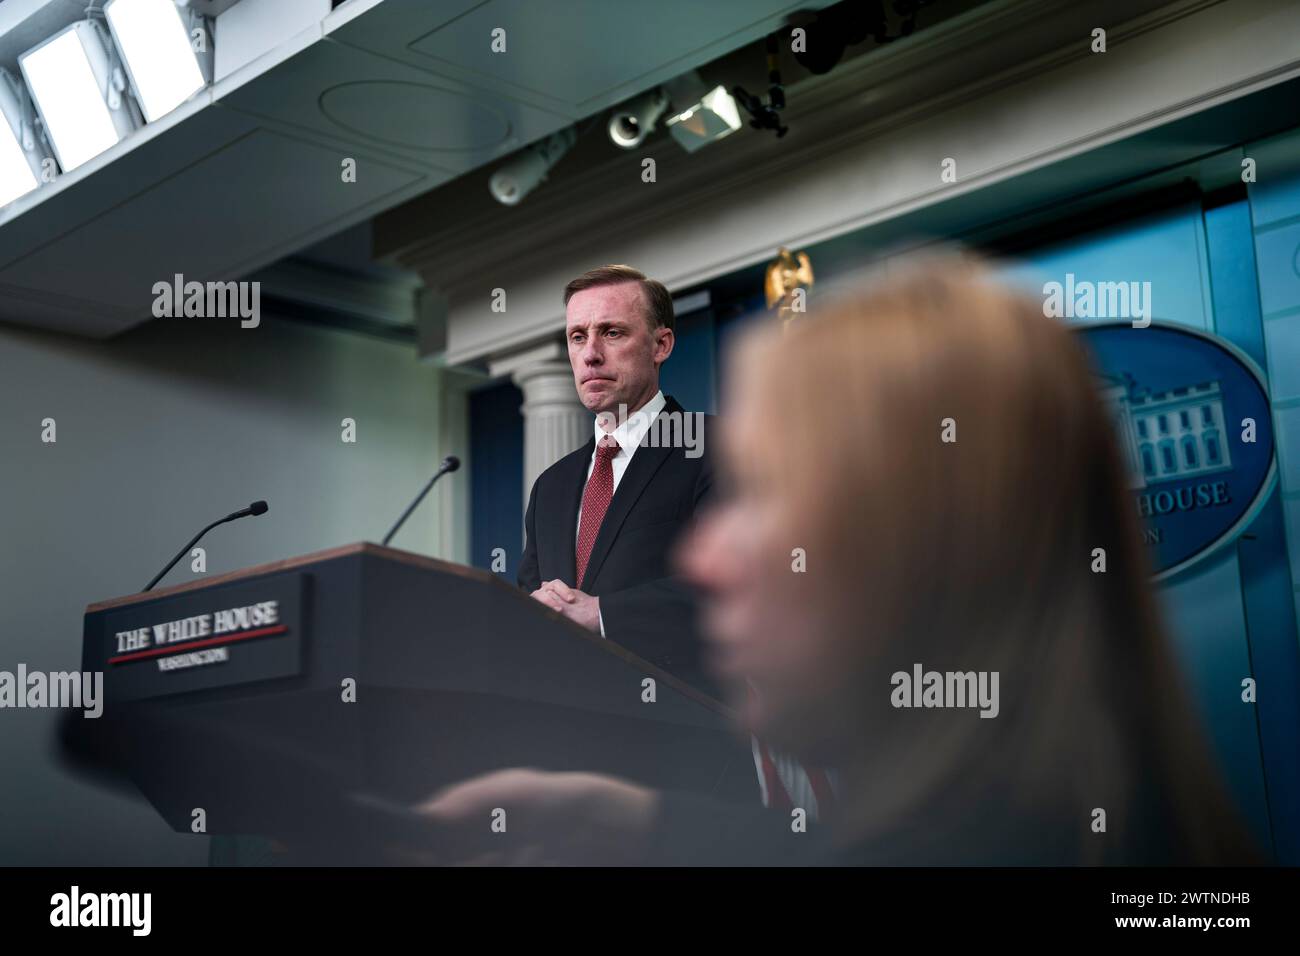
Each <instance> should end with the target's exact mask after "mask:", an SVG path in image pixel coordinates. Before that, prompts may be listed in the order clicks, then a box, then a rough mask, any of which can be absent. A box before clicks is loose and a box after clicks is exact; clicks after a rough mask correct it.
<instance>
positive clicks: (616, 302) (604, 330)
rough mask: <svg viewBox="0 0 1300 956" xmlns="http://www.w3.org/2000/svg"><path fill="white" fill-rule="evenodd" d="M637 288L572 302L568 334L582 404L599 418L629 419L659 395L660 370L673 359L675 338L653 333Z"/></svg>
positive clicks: (585, 294) (630, 285) (620, 287)
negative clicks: (622, 415) (623, 413)
mask: <svg viewBox="0 0 1300 956" xmlns="http://www.w3.org/2000/svg"><path fill="white" fill-rule="evenodd" d="M646 311H647V303H646V299H645V295H644V293H643V292H642V291H641V286H640V284H639V283H636V282H620V283H618V284H616V285H602V286H596V287H594V288H591V289H583V290H582V291H581V292H577V293H575V294H574V295H573V297H572V298H570V299H569V306H568V309H567V310H566V312H565V326H566V328H565V334H566V336H567V337H568V342H569V364H570V365H571V366H573V382H574V385H576V386H577V388H578V398H579V399H581V401H582V404H583V405H584V406H586V408H587V410H588V411H590V412H593V413H596V414H599V413H600V412H612V413H613V414H618V408H619V405H626V406H627V410H628V412H629V413H631V412H633V411H635V410H636V409H638V408H640V407H641V406H642V405H644V404H645V403H646V402H647V401H649V400H650V398H651V397H652V396H653V395H654V393H655V392H656V391H658V389H659V368H658V366H659V364H660V363H661V362H663V361H664V360H665V359H666V358H668V356H669V355H670V354H671V353H672V350H673V333H672V331H671V330H670V329H666V328H657V329H651V328H650V320H649V319H648V318H646Z"/></svg>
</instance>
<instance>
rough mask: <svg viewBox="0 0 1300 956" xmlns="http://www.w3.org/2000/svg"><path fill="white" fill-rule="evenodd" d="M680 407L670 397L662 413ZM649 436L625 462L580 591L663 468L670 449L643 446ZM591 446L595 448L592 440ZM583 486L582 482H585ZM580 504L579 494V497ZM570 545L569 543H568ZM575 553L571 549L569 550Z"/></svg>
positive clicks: (588, 584)
mask: <svg viewBox="0 0 1300 956" xmlns="http://www.w3.org/2000/svg"><path fill="white" fill-rule="evenodd" d="M681 410H682V407H681V406H680V405H678V404H677V402H676V400H675V399H673V398H672V397H671V396H669V397H667V400H666V401H665V402H664V407H663V412H673V411H677V412H680V411H681ZM661 414H662V412H661ZM650 434H651V433H650V432H646V434H645V435H644V436H642V438H641V444H640V445H638V446H637V450H636V454H635V455H633V456H632V460H631V461H630V462H628V465H627V471H625V472H623V477H622V479H620V481H619V483H618V489H617V490H616V491H615V492H614V497H613V499H612V500H611V501H610V503H609V509H608V510H607V511H606V512H605V519H604V520H603V521H602V522H601V523H600V531H599V532H597V534H596V541H595V543H594V544H593V545H592V546H591V558H590V559H589V560H588V561H587V570H586V573H585V574H584V575H583V577H582V580H581V581H580V582H579V583H578V590H579V591H586V593H588V594H590V593H591V591H590V590H588V587H589V586H590V584H591V582H592V581H594V580H596V575H597V574H599V573H600V566H601V564H603V563H604V561H605V558H606V556H607V555H608V554H609V549H610V548H611V547H613V545H614V539H615V538H617V537H618V532H619V529H620V528H621V527H622V526H623V522H624V520H626V518H627V516H628V515H629V514H630V513H631V511H632V508H633V507H634V506H635V505H636V503H637V499H639V498H640V497H641V492H643V491H645V489H646V486H647V485H649V484H650V480H651V479H652V478H654V476H655V474H656V472H658V471H659V469H660V468H661V467H662V466H663V463H664V462H666V461H667V460H668V458H669V456H670V455H671V454H672V451H673V449H672V448H669V447H666V446H664V445H659V446H652V445H648V444H646V442H647V439H649V437H650ZM591 446H592V448H593V449H594V448H595V446H596V442H595V438H594V437H593V439H592V442H591ZM584 484H585V482H584ZM578 497H579V500H581V497H582V493H581V491H579V493H578ZM573 518H574V523H575V524H576V522H577V513H576V512H575V513H574V516H573ZM571 544H572V542H571ZM570 550H571V551H574V548H573V547H570ZM576 561H577V555H576V552H575V554H574V564H575V570H576Z"/></svg>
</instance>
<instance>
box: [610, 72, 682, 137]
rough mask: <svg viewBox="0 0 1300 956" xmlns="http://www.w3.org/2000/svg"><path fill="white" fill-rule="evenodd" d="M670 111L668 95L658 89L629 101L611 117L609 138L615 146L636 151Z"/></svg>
mask: <svg viewBox="0 0 1300 956" xmlns="http://www.w3.org/2000/svg"><path fill="white" fill-rule="evenodd" d="M667 109H668V94H667V93H665V92H664V91H663V89H661V88H659V87H656V88H655V89H653V90H650V91H649V92H646V93H642V94H641V95H640V96H638V97H636V98H634V99H631V100H628V101H627V102H626V103H624V104H623V105H622V106H620V107H618V108H617V109H615V110H614V112H613V113H612V114H611V115H610V117H609V138H610V139H612V140H613V141H614V145H615V146H621V147H623V148H624V149H636V148H637V147H638V146H640V145H641V144H642V143H644V142H645V138H646V137H647V136H649V135H650V131H651V130H653V129H654V128H655V123H657V122H658V121H659V117H661V116H663V115H664V112H665V111H667Z"/></svg>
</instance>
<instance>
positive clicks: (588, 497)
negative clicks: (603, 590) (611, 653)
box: [573, 435, 618, 588]
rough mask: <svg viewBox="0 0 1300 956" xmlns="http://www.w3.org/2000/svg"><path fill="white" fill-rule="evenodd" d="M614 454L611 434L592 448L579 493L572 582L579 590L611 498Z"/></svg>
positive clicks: (614, 446) (612, 494) (616, 446)
mask: <svg viewBox="0 0 1300 956" xmlns="http://www.w3.org/2000/svg"><path fill="white" fill-rule="evenodd" d="M617 454H618V442H616V441H615V440H614V437H613V436H612V435H606V436H605V437H604V438H602V439H601V440H600V441H599V442H598V443H597V445H596V464H595V466H594V467H593V468H592V469H591V477H590V478H588V479H587V488H586V490H585V491H583V493H582V517H581V518H579V519H578V576H577V578H575V579H574V582H573V586H574V587H578V588H580V587H582V576H583V575H584V574H585V573H586V572H587V562H588V561H589V560H591V548H592V545H594V544H595V543H596V535H597V534H598V533H599V532H600V523H601V522H602V521H604V520H605V511H606V509H608V508H609V502H610V499H612V498H613V497H614V466H613V465H612V464H610V461H611V460H612V459H613V457H614V456H615V455H617Z"/></svg>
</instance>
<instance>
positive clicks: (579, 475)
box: [555, 434, 636, 587]
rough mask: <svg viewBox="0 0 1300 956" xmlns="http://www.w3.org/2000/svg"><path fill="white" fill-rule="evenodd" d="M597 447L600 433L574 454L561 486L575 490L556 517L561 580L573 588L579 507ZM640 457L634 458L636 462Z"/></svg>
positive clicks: (576, 568)
mask: <svg viewBox="0 0 1300 956" xmlns="http://www.w3.org/2000/svg"><path fill="white" fill-rule="evenodd" d="M595 450H596V436H595V435H594V434H593V435H592V436H591V438H589V439H587V444H585V445H583V446H582V454H581V455H574V456H573V464H572V466H571V467H572V472H571V473H570V475H568V476H566V477H565V478H564V480H562V481H561V482H560V487H561V488H568V489H572V492H571V493H570V494H568V496H567V497H566V498H565V499H564V500H563V501H562V502H561V503H560V508H559V511H558V512H557V516H556V518H555V520H556V522H558V532H557V533H558V536H559V541H560V546H559V556H558V559H557V560H558V562H559V563H558V567H559V568H560V569H561V571H562V573H561V574H560V580H561V581H564V582H565V583H566V584H568V585H569V586H570V587H577V583H576V582H575V581H574V580H573V579H574V577H575V576H576V574H577V571H578V543H577V538H578V509H579V508H581V507H582V492H583V490H584V489H585V488H586V487H587V466H588V465H589V464H591V454H592V452H594V451H595ZM635 460H636V459H635V458H634V459H633V461H635Z"/></svg>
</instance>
